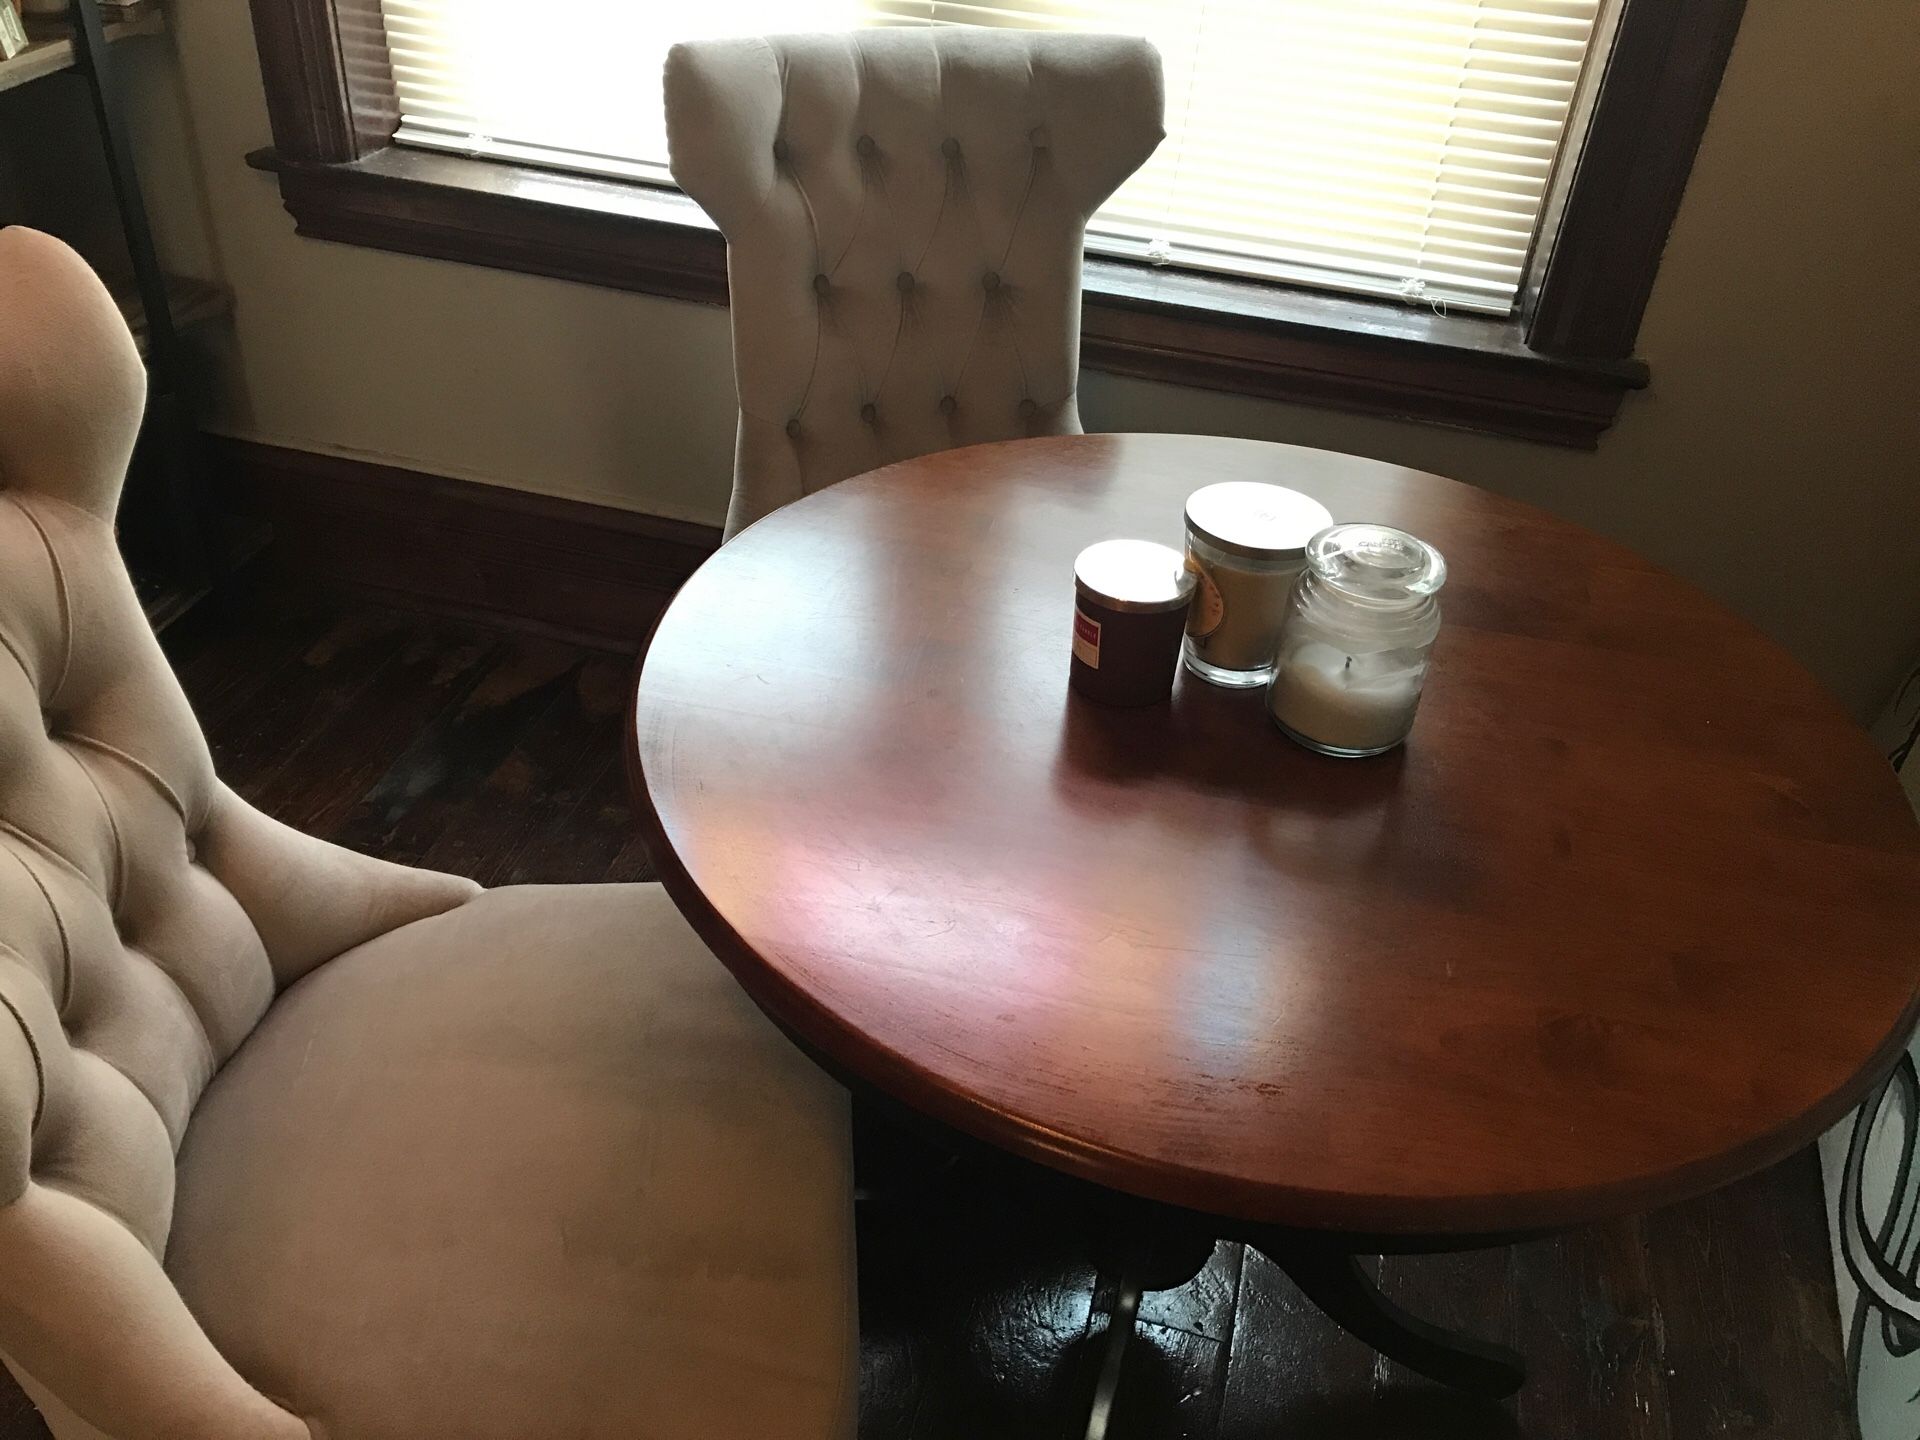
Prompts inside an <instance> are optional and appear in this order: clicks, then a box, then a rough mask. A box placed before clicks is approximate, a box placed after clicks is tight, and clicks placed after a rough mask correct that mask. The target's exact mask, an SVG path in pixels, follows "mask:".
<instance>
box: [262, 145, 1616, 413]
mask: <svg viewBox="0 0 1920 1440" xmlns="http://www.w3.org/2000/svg"><path fill="white" fill-rule="evenodd" d="M248 160H249V163H251V164H253V165H254V166H255V167H256V168H258V169H262V170H269V171H272V172H274V173H275V174H276V175H277V176H278V177H279V182H280V193H281V197H282V199H283V200H284V201H285V203H286V207H287V210H288V213H290V214H291V215H292V216H293V218H294V222H295V229H296V231H297V232H298V233H299V234H301V235H308V236H312V237H314V238H316V239H321V240H334V241H340V242H343V243H346V244H354V245H367V246H372V247H374V248H376V249H383V250H395V251H400V252H403V253H406V254H411V255H425V256H430V257H433V258H436V259H443V260H455V261H460V262H463V263H466V264H473V265H488V266H493V267H496V268H499V269H505V270H519V271H526V272H529V273H532V274H537V275H549V276H555V277H558V278H560V279H563V280H576V281H581V282H583V283H586V284H591V285H604V286H611V287H614V288H617V289H623V290H639V291H645V292H647V293H650V294H655V295H665V296H669V297H672V298H674V299H679V300H695V301H701V302H704V303H707V304H725V303H726V299H727V278H726V244H725V242H724V241H723V240H722V239H721V237H720V234H719V232H718V231H716V230H715V229H714V228H713V225H712V223H711V222H710V221H709V220H708V219H707V217H706V216H705V214H704V213H702V212H701V210H700V208H699V207H698V206H696V205H695V204H694V203H693V202H692V201H691V200H688V199H687V198H686V197H684V196H682V195H677V194H674V193H673V192H671V191H665V190H657V189H653V188H650V187H646V186H640V185H630V184H622V183H620V182H618V181H609V180H598V179H594V178H591V177H587V176H578V175H566V174H560V173H556V172H553V171H547V170H537V169H533V168H530V167H522V166H514V165H503V164H500V163H498V162H496V161H491V160H471V159H467V158H465V157H462V156H457V155H438V154H433V153H431V152H427V151H421V150H408V149H402V148H400V147H397V146H388V147H387V148H385V149H382V150H378V151H375V152H374V153H372V154H370V155H368V156H366V157H365V158H364V159H360V160H355V161H351V162H345V163H328V164H314V163H302V162H295V161H288V160H284V159H282V158H281V157H280V156H278V155H277V154H276V153H275V152H273V151H272V150H262V151H257V152H255V153H254V154H253V155H251V156H249V157H248ZM1084 287H1085V306H1084V312H1083V318H1082V323H1081V358H1082V361H1083V363H1085V364H1086V365H1088V366H1089V367H1091V368H1093V369H1096V370H1104V371H1107V372H1109V373H1112V374H1118V375H1130V376H1136V377H1139V378H1142V379H1148V380H1162V381H1168V382H1171V383H1173V384H1179V385H1197V386H1201V387H1204V388H1207V389H1213V390H1227V391H1232V392H1235V393H1238V394H1245V395H1257V396H1261V397H1264V398H1268V399H1276V400H1289V401H1297V402H1300V403H1304V404H1310V405H1323V406H1330V407H1333V408H1336V409H1342V410H1354V411H1360V412H1363V413H1366V414H1374V415H1386V416H1391V417H1395V418H1399V419H1406V420H1417V421H1423V422H1426V423H1430V424H1439V425H1450V426H1455V427H1460V428H1466V429H1471V430H1478V431H1485V432H1488V433H1492V434H1498V435H1507V436H1513V437H1517V438H1519V439H1524V440H1534V441H1540V442H1543V443H1547V444H1554V445H1566V446H1573V447H1576V448H1581V449H1592V448H1593V447H1594V446H1595V445H1596V444H1597V443H1598V441H1599V437H1600V435H1601V433H1602V432H1603V431H1604V430H1606V428H1607V427H1608V426H1609V425H1610V424H1612V422H1613V417H1614V415H1615V413H1616V411H1617V410H1618V409H1619V405H1620V399H1621V397H1622V395H1624V394H1625V392H1626V391H1628V390H1632V389H1638V388H1640V387H1641V386H1643V385H1645V384H1646V380H1647V372H1646V367H1645V366H1644V365H1643V364H1641V363H1640V362H1639V361H1637V360H1625V361H1590V360H1583V359H1576V358H1570V357H1564V356H1554V355H1546V354H1542V353H1539V352H1537V351H1533V350H1529V349H1527V348H1526V346H1525V344H1524V343H1523V341H1522V338H1521V327H1520V325H1519V324H1518V322H1514V321H1506V320H1494V319H1487V318H1485V317H1480V316H1444V315H1436V314H1433V313H1431V312H1428V311H1422V310H1418V309H1414V308H1411V307H1403V306H1398V305H1392V304H1387V303H1383V302H1380V301H1373V300H1364V299H1358V298H1347V297H1343V296H1338V295H1326V294H1320V293H1315V292H1311V291H1305V290H1296V289H1292V288H1290V287H1286V286H1281V285H1271V284H1263V283H1260V282H1257V281H1249V280H1236V279H1231V278H1227V277H1223V276H1217V275H1207V274H1201V273H1198V272H1194V271H1183V270H1173V269H1156V268H1153V267H1150V266H1144V265H1137V264H1132V263H1128V262H1125V261H1120V260H1110V259H1105V258H1101V257H1097V256H1090V257H1088V260H1087V264H1086V271H1085V276H1084Z"/></svg>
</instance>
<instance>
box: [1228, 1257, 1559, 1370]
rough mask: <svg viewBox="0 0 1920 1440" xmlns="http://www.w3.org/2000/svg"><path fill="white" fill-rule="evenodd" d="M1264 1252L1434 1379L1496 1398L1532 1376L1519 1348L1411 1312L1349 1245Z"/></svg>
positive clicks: (1379, 1346)
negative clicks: (1379, 1283) (1460, 1331)
mask: <svg viewBox="0 0 1920 1440" xmlns="http://www.w3.org/2000/svg"><path fill="white" fill-rule="evenodd" d="M1264 1253H1265V1254H1266V1255H1267V1258H1268V1259H1270V1260H1272V1261H1273V1263H1274V1264H1276V1265H1278V1266H1279V1267H1280V1268H1281V1269H1282V1270H1284V1271H1286V1272H1287V1274H1288V1275H1289V1276H1290V1277H1292V1279H1293V1283H1294V1284H1296V1285H1298V1286H1299V1287H1300V1290H1301V1292H1302V1293H1303V1294H1304V1295H1306V1297H1307V1298H1308V1299H1309V1300H1311V1301H1313V1303H1314V1304H1315V1305H1318V1306H1319V1307H1320V1308H1321V1309H1322V1310H1323V1311H1325V1312H1326V1314H1327V1318H1328V1319H1330V1320H1332V1321H1333V1322H1334V1324H1336V1325H1338V1326H1339V1327H1340V1328H1341V1329H1343V1330H1345V1331H1346V1332H1347V1333H1348V1334H1350V1335H1354V1336H1356V1337H1358V1338H1359V1339H1361V1340H1364V1341H1366V1343H1367V1344H1369V1345H1371V1346H1372V1347H1373V1348H1374V1349H1376V1350H1378V1351H1379V1352H1380V1353H1381V1354H1382V1355H1385V1356H1387V1357H1388V1358H1389V1359H1392V1360H1398V1361H1399V1362H1400V1363H1401V1364H1402V1365H1404V1366H1406V1367H1407V1368H1408V1369H1409V1370H1412V1371H1415V1372H1416V1373H1418V1374H1421V1375H1424V1376H1426V1377H1427V1378H1428V1379H1429V1380H1437V1381H1439V1382H1440V1383H1441V1384H1442V1385H1451V1386H1453V1387H1454V1388H1455V1389H1459V1390H1464V1391H1467V1392H1468V1393H1469V1394H1473V1395H1484V1396H1487V1397H1489V1398H1492V1399H1499V1398H1502V1397H1504V1396H1507V1395H1511V1394H1513V1392H1514V1391H1516V1390H1518V1389H1519V1388H1520V1387H1521V1385H1522V1384H1524V1383H1525V1381H1526V1376H1527V1371H1526V1362H1525V1361H1524V1360H1523V1359H1522V1358H1521V1357H1520V1356H1519V1355H1518V1354H1517V1353H1516V1352H1514V1351H1512V1350H1509V1349H1508V1348H1507V1347H1506V1346H1504V1345H1494V1344H1491V1343H1489V1342H1488V1341H1485V1340H1476V1339H1474V1338H1473V1337H1472V1336H1469V1335H1459V1334H1456V1333H1454V1332H1453V1331H1451V1330H1443V1329H1441V1328H1440V1327H1439V1326H1438V1325H1433V1324H1429V1323H1428V1322H1427V1321H1425V1320H1422V1319H1420V1318H1419V1317H1418V1316H1416V1315H1410V1314H1408V1313H1407V1312H1406V1311H1405V1310H1402V1309H1401V1308H1400V1307H1399V1306H1398V1305H1396V1304H1394V1303H1393V1301H1391V1300H1389V1299H1388V1298H1387V1297H1386V1296H1385V1295H1383V1294H1381V1293H1380V1290H1379V1287H1378V1286H1376V1285H1375V1284H1374V1283H1373V1281H1372V1280H1370V1279H1369V1278H1368V1277H1367V1273H1366V1271H1364V1270H1362V1269H1361V1268H1360V1261H1359V1258H1358V1257H1357V1256H1356V1255H1354V1254H1353V1253H1352V1252H1351V1251H1347V1250H1340V1249H1337V1248H1333V1247H1322V1246H1312V1245H1302V1246H1300V1247H1298V1248H1293V1247H1287V1248H1284V1249H1282V1248H1278V1247H1276V1249H1274V1250H1270V1251H1265V1252H1264Z"/></svg>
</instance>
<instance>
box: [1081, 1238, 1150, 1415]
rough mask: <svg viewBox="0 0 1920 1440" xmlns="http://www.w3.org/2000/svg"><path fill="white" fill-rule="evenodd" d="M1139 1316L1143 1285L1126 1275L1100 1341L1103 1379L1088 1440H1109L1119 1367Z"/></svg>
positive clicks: (1097, 1390) (1097, 1383)
mask: <svg viewBox="0 0 1920 1440" xmlns="http://www.w3.org/2000/svg"><path fill="white" fill-rule="evenodd" d="M1139 1315H1140V1282H1139V1280H1138V1279H1137V1278H1135V1277H1134V1276H1133V1275H1132V1274H1127V1275H1123V1276H1122V1277H1121V1278H1120V1281H1119V1285H1118V1289H1117V1293H1116V1294H1115V1296H1114V1301H1113V1309H1112V1310H1111V1311H1110V1312H1109V1313H1108V1315H1107V1333H1106V1335H1105V1336H1104V1337H1102V1341H1101V1346H1100V1378H1099V1379H1098V1380H1097V1381H1095V1382H1094V1387H1093V1404H1092V1405H1091V1406H1090V1407H1089V1408H1088V1410H1087V1436H1086V1440H1107V1424H1108V1421H1109V1420H1111V1419H1112V1417H1113V1402H1114V1398H1115V1396H1117V1395H1118V1394H1119V1393H1120V1367H1121V1365H1122V1364H1123V1363H1125V1361H1126V1358H1127V1345H1128V1343H1129V1342H1130V1341H1131V1340H1132V1339H1133V1325H1134V1321H1135V1320H1136V1319H1138V1318H1139Z"/></svg>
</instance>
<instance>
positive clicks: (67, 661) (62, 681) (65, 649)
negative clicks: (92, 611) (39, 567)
mask: <svg viewBox="0 0 1920 1440" xmlns="http://www.w3.org/2000/svg"><path fill="white" fill-rule="evenodd" d="M0 494H4V495H5V496H6V498H7V499H8V500H10V501H12V502H13V505H14V508H16V509H17V510H19V512H20V513H21V514H22V515H24V516H26V517H27V523H28V524H29V525H31V526H33V532H34V534H36V535H38V536H39V537H40V544H41V545H42V546H43V547H44V548H45V549H46V552H47V563H48V564H49V565H51V566H52V567H53V593H54V599H55V603H56V604H57V605H58V606H59V611H60V673H59V674H58V675H56V676H55V677H54V681H53V688H52V689H51V690H50V691H48V692H47V699H46V702H45V703H46V705H47V708H48V709H52V708H53V705H54V703H55V702H56V701H58V700H59V698H60V692H61V691H62V690H63V689H65V688H66V684H67V672H68V671H70V670H71V669H72V668H73V600H72V597H71V595H70V594H69V592H68V590H67V571H66V567H65V566H64V565H62V564H61V563H60V552H59V551H58V550H56V549H55V548H54V544H53V536H51V535H49V534H48V533H47V527H46V526H45V525H43V524H41V522H40V517H39V516H38V515H36V514H34V513H33V511H32V509H31V508H30V507H29V506H28V505H27V503H26V502H25V501H23V500H21V499H20V498H19V497H18V496H17V495H14V494H13V493H12V492H11V491H0ZM15 658H16V659H18V658H19V657H18V656H16V657H15Z"/></svg>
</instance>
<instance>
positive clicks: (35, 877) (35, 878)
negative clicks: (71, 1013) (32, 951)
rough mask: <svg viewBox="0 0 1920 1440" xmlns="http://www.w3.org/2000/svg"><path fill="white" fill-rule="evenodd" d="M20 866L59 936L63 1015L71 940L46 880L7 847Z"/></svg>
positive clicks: (68, 989)
mask: <svg viewBox="0 0 1920 1440" xmlns="http://www.w3.org/2000/svg"><path fill="white" fill-rule="evenodd" d="M7 854H9V855H11V856H13V858H14V860H15V861H16V862H17V863H18V864H19V866H20V868H21V869H22V870H24V871H26V872H27V878H28V879H29V880H31V881H32V882H33V888H34V889H36V890H38V891H39V892H40V898H41V899H42V900H44V901H46V902H47V913H48V914H49V915H51V916H53V928H54V932H55V933H56V934H57V935H59V937H60V1001H59V1006H58V1009H59V1012H60V1014H62V1015H65V1014H66V1012H67V1002H68V1001H69V1000H71V999H72V998H73V941H72V939H71V938H70V937H69V936H68V934H67V922H66V918H65V917H64V916H62V915H61V913H60V907H59V906H58V905H56V904H55V903H54V900H53V892H52V891H51V890H49V889H47V882H46V881H44V880H42V879H41V878H40V872H39V871H38V870H35V869H34V868H33V866H31V865H29V864H28V863H27V857H26V856H24V855H22V854H21V853H20V852H19V851H17V850H13V849H9V850H8V851H7ZM16 953H18V952H16Z"/></svg>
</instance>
